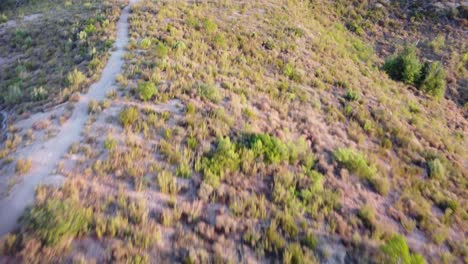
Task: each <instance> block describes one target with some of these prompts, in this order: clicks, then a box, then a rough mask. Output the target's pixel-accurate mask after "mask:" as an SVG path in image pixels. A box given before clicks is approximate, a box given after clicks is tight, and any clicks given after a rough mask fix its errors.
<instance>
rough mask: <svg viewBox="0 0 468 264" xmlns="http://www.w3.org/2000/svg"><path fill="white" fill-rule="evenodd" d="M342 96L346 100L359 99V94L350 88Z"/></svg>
mask: <svg viewBox="0 0 468 264" xmlns="http://www.w3.org/2000/svg"><path fill="white" fill-rule="evenodd" d="M344 98H345V99H346V100H348V101H356V100H359V94H358V93H357V92H356V91H354V90H352V89H348V90H347V91H346V94H345V95H344Z"/></svg>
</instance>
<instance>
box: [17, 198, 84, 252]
mask: <svg viewBox="0 0 468 264" xmlns="http://www.w3.org/2000/svg"><path fill="white" fill-rule="evenodd" d="M91 214H92V212H91V210H89V209H86V208H83V207H82V206H81V205H79V204H78V203H77V202H76V201H72V200H58V199H49V200H47V201H46V202H45V203H43V204H39V205H37V206H36V207H34V208H32V209H31V210H30V211H29V212H27V213H26V215H25V216H24V218H23V222H24V224H25V226H26V228H27V229H29V230H31V231H32V232H33V233H34V234H37V236H38V237H39V239H40V240H41V241H42V243H44V244H45V245H55V244H57V243H59V242H61V241H62V240H63V239H65V238H67V237H69V238H72V237H75V236H77V235H81V234H85V233H87V232H88V230H89V227H90V225H91V219H92V217H91Z"/></svg>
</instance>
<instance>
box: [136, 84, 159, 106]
mask: <svg viewBox="0 0 468 264" xmlns="http://www.w3.org/2000/svg"><path fill="white" fill-rule="evenodd" d="M138 93H139V95H140V98H141V99H142V100H143V101H148V100H151V98H153V96H154V95H155V94H156V93H157V89H156V85H154V83H152V82H141V83H139V84H138Z"/></svg>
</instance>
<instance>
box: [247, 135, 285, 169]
mask: <svg viewBox="0 0 468 264" xmlns="http://www.w3.org/2000/svg"><path fill="white" fill-rule="evenodd" d="M243 144H244V145H245V146H246V147H247V148H249V149H251V150H253V152H254V154H255V156H256V157H263V160H264V161H265V162H266V163H267V164H279V163H280V162H282V161H287V160H289V150H288V146H287V145H286V144H285V143H283V142H282V141H280V140H279V139H277V138H276V137H273V136H270V135H269V134H252V135H246V136H244V138H243Z"/></svg>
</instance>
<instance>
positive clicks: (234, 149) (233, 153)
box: [199, 134, 290, 187]
mask: <svg viewBox="0 0 468 264" xmlns="http://www.w3.org/2000/svg"><path fill="white" fill-rule="evenodd" d="M289 152H290V151H289V148H288V146H287V145H286V144H285V143H283V142H282V141H280V140H279V139H277V138H275V137H273V136H270V135H268V134H249V135H244V136H243V137H242V138H241V140H239V142H238V143H234V142H231V140H230V139H229V138H221V139H219V140H218V142H217V143H216V148H215V149H214V150H213V151H212V152H211V153H208V154H207V155H206V156H205V157H203V158H202V160H201V163H200V168H199V170H200V171H201V172H202V173H203V176H204V180H205V181H206V182H207V183H208V184H210V185H212V186H215V187H216V186H218V185H219V184H220V181H221V180H222V179H223V178H224V176H225V174H226V173H228V172H235V171H237V170H238V169H239V168H240V165H241V163H243V162H244V161H245V159H246V157H247V156H249V155H251V156H253V158H256V159H258V158H261V159H263V161H264V162H265V163H266V164H278V163H281V162H284V161H289V156H290V155H289ZM246 153H249V155H248V154H246Z"/></svg>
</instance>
